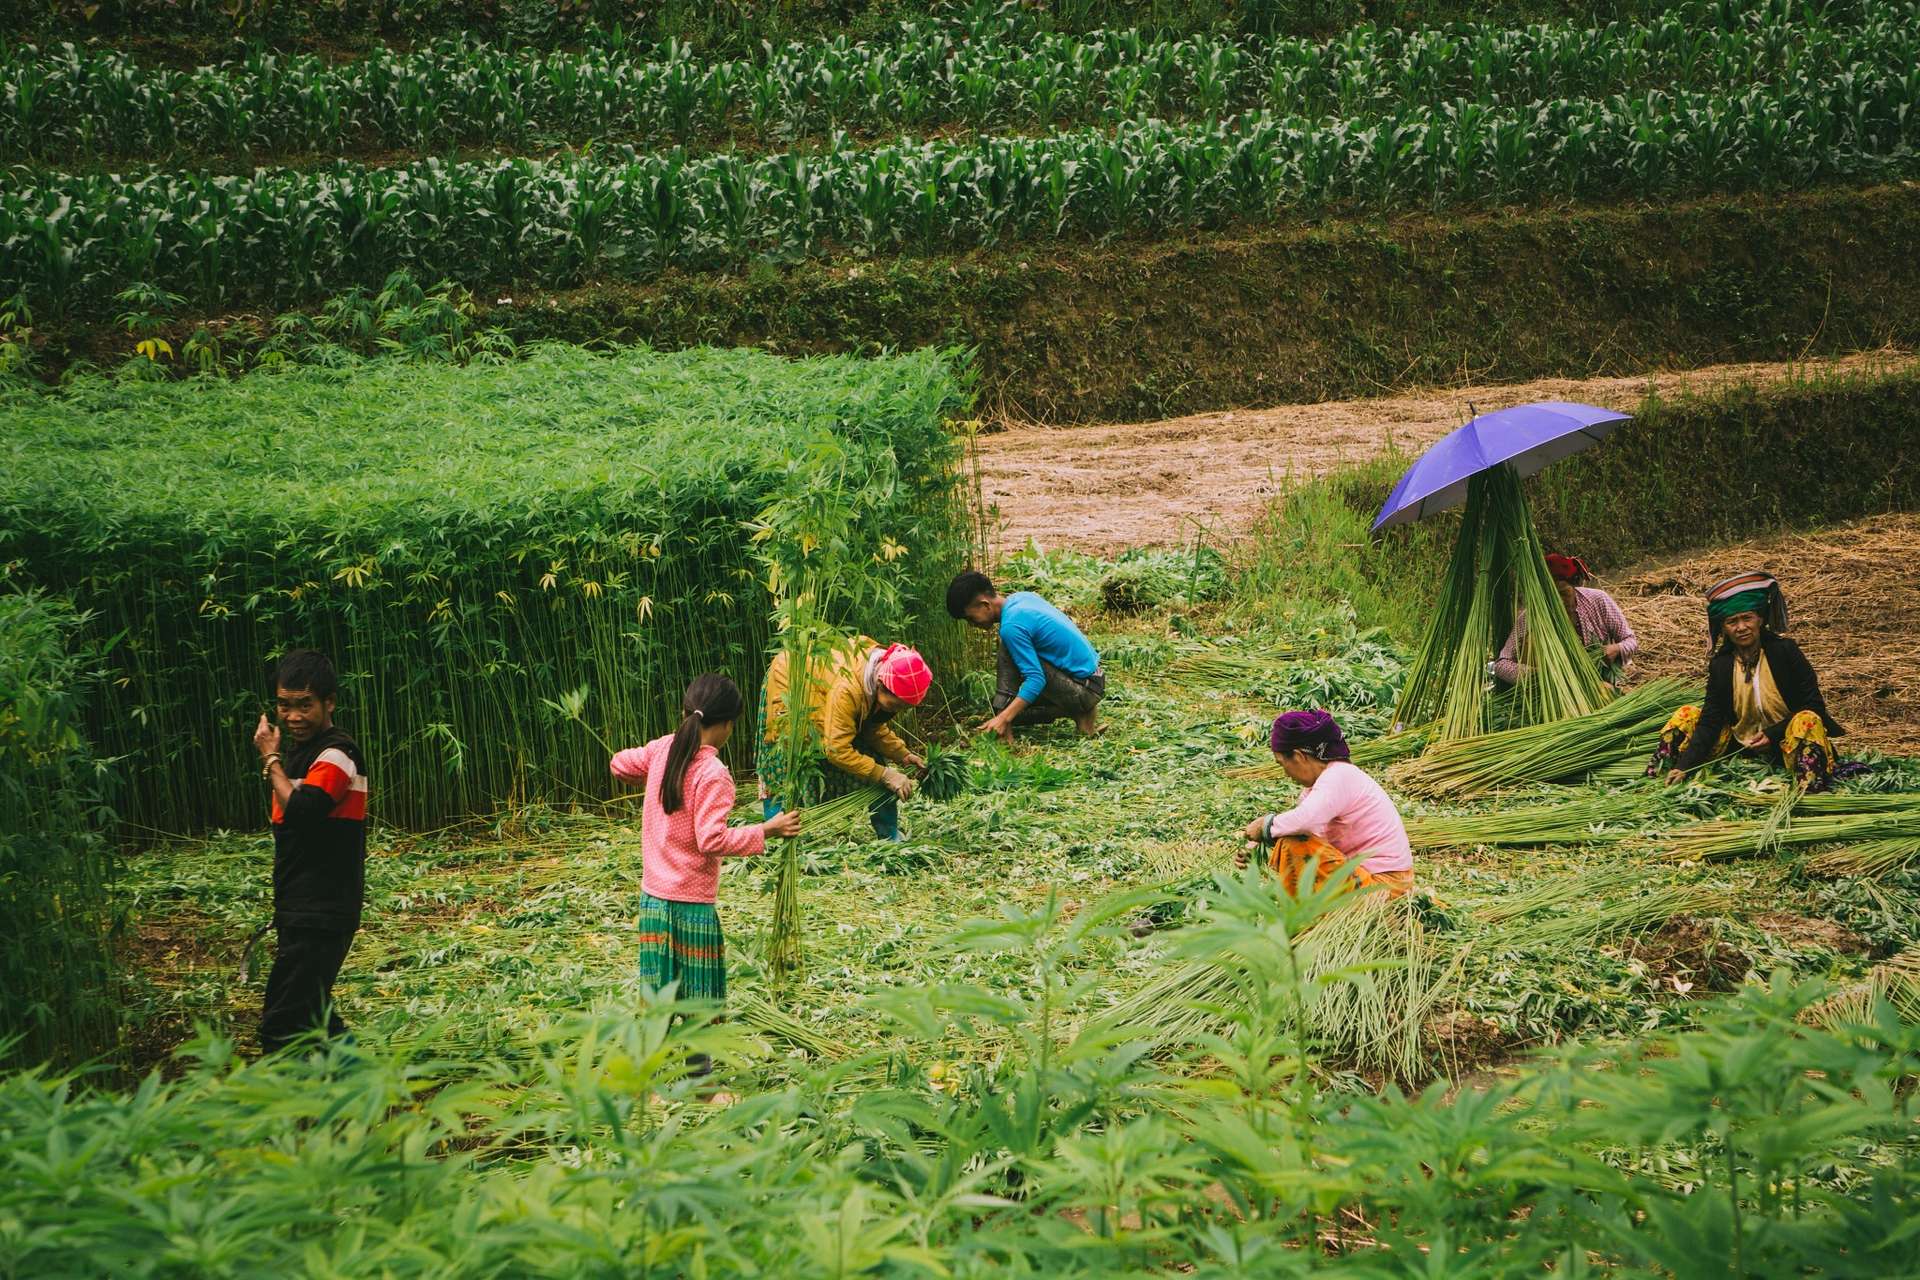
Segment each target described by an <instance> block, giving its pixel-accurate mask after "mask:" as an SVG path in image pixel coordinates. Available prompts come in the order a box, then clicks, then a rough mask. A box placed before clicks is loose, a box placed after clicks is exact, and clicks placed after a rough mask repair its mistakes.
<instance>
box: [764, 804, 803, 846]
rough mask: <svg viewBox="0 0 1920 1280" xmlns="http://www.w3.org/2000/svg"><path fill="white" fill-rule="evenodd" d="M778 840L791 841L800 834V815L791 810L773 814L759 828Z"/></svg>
mask: <svg viewBox="0 0 1920 1280" xmlns="http://www.w3.org/2000/svg"><path fill="white" fill-rule="evenodd" d="M760 829H761V830H762V831H765V832H766V833H767V834H768V835H770V836H773V837H774V838H776V839H779V840H791V839H793V838H794V837H795V836H797V835H799V834H800V814H799V813H798V812H797V811H795V810H792V809H788V810H785V811H783V812H781V813H776V814H774V815H773V816H772V817H771V818H768V819H767V820H766V822H765V823H763V824H762V825H761V828H760Z"/></svg>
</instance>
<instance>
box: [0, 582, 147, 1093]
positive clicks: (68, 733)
mask: <svg viewBox="0 0 1920 1280" xmlns="http://www.w3.org/2000/svg"><path fill="white" fill-rule="evenodd" d="M86 621H87V619H86V618H85V617H84V616H82V615H80V614H78V613H75V612H74V610H73V608H72V607H71V606H70V605H69V604H67V603H66V602H65V601H63V600H60V599H57V598H54V597H48V596H42V595H37V594H32V593H10V592H9V593H0V1028H4V1029H5V1030H4V1032H0V1062H6V1061H10V1060H14V1059H18V1060H19V1061H21V1062H41V1061H44V1060H46V1059H48V1058H53V1059H55V1060H58V1061H62V1062H69V1063H77V1062H80V1061H82V1060H85V1059H89V1058H94V1057H97V1056H100V1055H101V1054H104V1053H105V1052H107V1051H108V1050H110V1049H112V1048H113V1047H114V1042H115V1037H116V1028H117V1027H118V1023H119V1001H118V1000H117V999H116V996H117V994H118V992H117V990H116V985H115V982H114V977H113V974H114V969H113V965H112V962H111V955H110V950H109V948H110V935H111V931H112V903H111V902H110V900H109V889H110V886H111V881H112V878H113V867H114V854H113V849H112V846H111V845H110V843H109V841H108V839H107V834H108V832H109V831H110V830H111V825H112V818H113V814H112V812H111V810H109V809H108V808H107V804H106V795H105V790H106V789H105V785H104V784H105V770H106V764H105V762H104V761H103V760H101V758H100V757H99V756H98V755H97V754H95V752H94V750H93V747H92V745H91V744H90V743H89V742H88V740H87V736H86V732H85V728H84V719H85V700H86V698H87V696H88V694H89V693H90V692H91V691H92V687H93V686H94V685H95V683H96V682H97V679H98V671H97V663H98V660H99V659H98V655H97V654H96V653H94V652H92V651H90V650H89V649H88V647H87V645H86V642H85V640H84V638H83V635H82V632H83V628H84V625H85V623H86ZM8 1036H19V1037H20V1039H19V1040H18V1041H15V1042H12V1043H9V1042H8V1040H7V1039H5V1038H4V1037H8Z"/></svg>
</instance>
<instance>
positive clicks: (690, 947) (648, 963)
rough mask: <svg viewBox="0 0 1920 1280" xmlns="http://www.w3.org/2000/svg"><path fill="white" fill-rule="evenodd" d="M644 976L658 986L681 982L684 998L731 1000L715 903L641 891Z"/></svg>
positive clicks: (653, 986) (651, 984)
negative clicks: (688, 900) (728, 993)
mask: <svg viewBox="0 0 1920 1280" xmlns="http://www.w3.org/2000/svg"><path fill="white" fill-rule="evenodd" d="M640 981H641V982H643V983H645V984H646V985H648V986H650V987H652V988H654V989H655V990H660V989H662V988H664V987H665V986H666V985H667V984H668V983H670V982H676V981H677V982H678V983H679V984H680V996H681V997H682V998H683V999H688V1000H711V1001H714V1002H715V1003H724V1002H725V1001H726V998H727V941H726V937H725V935H723V934H722V933H721V932H720V916H719V914H718V913H717V912H715V911H714V909H713V904H712V903H711V902H669V901H667V900H666V899H665V898H656V897H654V896H653V895H652V894H650V893H643V894H641V895H640Z"/></svg>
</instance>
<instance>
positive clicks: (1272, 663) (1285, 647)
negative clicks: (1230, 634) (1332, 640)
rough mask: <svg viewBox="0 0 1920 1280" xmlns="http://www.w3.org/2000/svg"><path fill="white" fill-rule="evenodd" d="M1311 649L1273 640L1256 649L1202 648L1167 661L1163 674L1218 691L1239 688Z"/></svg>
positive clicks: (1311, 651)
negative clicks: (1205, 685) (1199, 682)
mask: <svg viewBox="0 0 1920 1280" xmlns="http://www.w3.org/2000/svg"><path fill="white" fill-rule="evenodd" d="M1313 652H1314V651H1313V648H1312V647H1311V646H1308V645H1298V644H1294V643H1292V642H1291V641H1286V640H1276V641H1271V642H1268V643H1266V644H1262V645H1261V646H1259V647H1258V648H1226V647H1224V646H1219V645H1205V646H1200V647H1196V648H1193V649H1190V650H1188V651H1187V652H1185V653H1183V654H1181V655H1180V656H1179V657H1177V658H1175V659H1174V660H1173V661H1172V662H1169V663H1168V664H1167V666H1166V672H1167V674H1168V675H1169V676H1172V677H1173V678H1174V679H1176V680H1183V681H1202V682H1205V683H1207V684H1210V685H1216V686H1218V687H1220V688H1227V689H1234V688H1242V687H1245V686H1247V685H1250V684H1257V683H1258V682H1260V681H1261V680H1264V679H1266V678H1267V677H1268V676H1270V675H1272V674H1273V669H1274V668H1275V667H1277V666H1279V665H1280V664H1281V663H1283V662H1291V661H1294V660H1295V659H1298V658H1302V657H1310V656H1312V654H1313Z"/></svg>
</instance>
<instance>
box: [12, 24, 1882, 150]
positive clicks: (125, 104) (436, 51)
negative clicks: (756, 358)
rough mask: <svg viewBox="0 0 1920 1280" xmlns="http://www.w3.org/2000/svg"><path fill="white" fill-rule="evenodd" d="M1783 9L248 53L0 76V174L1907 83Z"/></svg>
mask: <svg viewBox="0 0 1920 1280" xmlns="http://www.w3.org/2000/svg"><path fill="white" fill-rule="evenodd" d="M1804 9H1805V6H1803V5H1800V4H1798V3H1796V2H1795V0H1777V2H1775V3H1770V4H1764V5H1760V6H1755V7H1743V6H1734V5H1724V6H1704V5H1696V6H1689V7H1688V8H1687V9H1686V10H1683V11H1677V12H1674V13H1669V14H1665V15H1662V16H1661V17H1659V18H1658V19H1656V20H1653V21H1651V22H1648V23H1645V24H1633V25H1628V24H1620V23H1615V24H1610V25H1608V26H1606V27H1602V28H1586V29H1583V28H1577V27H1572V26H1545V25H1540V26H1531V27H1526V28H1520V29H1506V28H1499V27H1493V26H1486V25H1473V26H1461V27H1457V28H1453V29H1448V30H1444V31H1442V30H1419V31H1410V32H1408V31H1400V30H1395V29H1386V30H1381V29H1377V28H1373V27H1360V28H1356V29H1354V30H1352V31H1349V32H1347V33H1345V34H1344V35H1342V36H1341V37H1339V38H1338V39H1334V40H1330V41H1325V42H1316V41H1310V40H1301V39H1288V40H1278V41H1273V42H1258V41H1252V42H1250V41H1240V40H1234V39H1225V38H1208V37H1191V38H1186V39H1178V40H1168V39H1154V38H1151V37H1149V36H1147V35H1143V34H1142V33H1141V32H1139V31H1103V32H1094V33H1091V34H1090V35H1087V36H1081V37H1075V36H1063V35H1053V34H1044V33H1038V32H1035V31H1033V30H1031V29H1030V27H1031V23H1030V21H1028V20H1023V19H1021V18H1019V17H1008V16H1000V15H996V16H992V17H976V18H973V19H971V20H957V21H924V22H915V23H907V24H903V26H902V28H901V29H900V31H899V33H898V35H897V38H896V39H894V40H892V41H888V42H879V43H866V42H852V41H849V40H847V39H846V38H845V37H841V38H839V39H836V40H833V41H828V42H820V43H815V44H807V45H802V44H793V45H788V46H786V47H784V48H780V49H775V50H768V51H767V53H766V55H765V56H764V57H759V58H752V59H721V60H715V61H703V60H699V59H696V58H695V57H693V56H692V53H691V51H690V50H689V49H688V48H686V47H685V46H679V45H674V46H669V47H668V48H667V49H666V50H664V51H663V52H661V54H660V55H659V56H657V57H651V58H649V57H642V56H637V55H635V54H631V53H629V52H627V51H625V50H594V49H589V50H586V51H582V52H558V53H551V54H546V55H529V54H526V53H523V52H519V51H516V50H512V49H506V48H497V47H489V46H484V45H477V44H472V43H463V42H442V43H439V44H435V45H432V46H430V47H427V48H424V49H420V50H417V51H413V52H401V51H397V50H393V49H381V50H379V51H376V52H375V53H373V54H372V55H370V56H368V57H365V58H362V59H357V60H354V61H351V62H345V63H329V62H326V61H323V60H321V59H319V58H314V57H284V56H280V55H277V54H273V53H270V52H266V51H264V50H256V51H254V52H251V53H249V54H248V55H247V56H246V57H244V58H240V59H236V60H232V61H229V62H226V63H222V64H220V65H217V66H209V67H203V68H200V69H198V70H192V71H176V70H169V69H163V68H155V67H151V66H145V65H142V64H141V63H140V62H138V61H137V60H136V59H134V58H132V57H130V56H128V55H126V54H124V53H121V52H117V51H114V50H112V49H107V48H91V47H90V48H86V49H81V48H76V47H75V46H73V45H63V46H59V47H57V48H52V49H37V48H34V47H32V46H16V47H14V48H11V49H8V50H5V51H4V52H3V53H0V105H3V107H4V109H3V110H0V157H11V158H15V159H24V160H31V161H38V162H57V161H63V160H71V159H75V158H82V157H85V158H93V157H97V156H100V155H103V154H104V155H110V156H114V157H123V158H141V157H146V158H161V157H168V156H181V155H204V154H210V153H211V154H238V153H247V152H254V153H274V152H332V153H338V152H340V151H343V150H348V149H353V148H362V149H365V148H391V147H414V148H422V147H430V146H444V145H455V144H493V145H515V146H524V145H529V144H534V143H538V142H540V141H543V140H548V139H554V138H562V139H567V140H574V141H578V140H580V139H581V138H584V137H591V136H609V135H611V136H619V137H626V138H646V139H673V140H676V141H679V142H681V143H692V142H694V141H696V140H699V139H711V140H729V139H734V140H746V139H752V140H755V141H757V142H759V143H760V144H761V145H771V144H773V143H775V142H776V141H778V140H782V139H791V138H793V137H796V136H800V135H803V134H808V133H821V132H826V131H830V130H833V129H836V128H850V129H869V130H884V131H898V130H923V129H930V128H935V127H941V126H952V125H962V126H966V127H970V128H975V129H984V128H1007V127H1035V128H1050V127H1053V126H1055V125H1058V124H1062V123H1075V122H1079V123H1088V122H1093V121H1108V122H1117V121H1122V120H1137V119H1143V118H1146V117H1149V116H1157V117H1168V118H1171V117H1180V116H1196V117H1201V118H1207V119H1214V118H1218V117H1220V116H1222V115H1225V114H1229V113H1236V112H1241V111H1248V110H1257V109H1268V110H1272V111H1275V112H1278V113H1281V114H1285V115H1298V116H1305V117H1308V118H1320V117H1327V116H1352V115H1356V114H1362V113H1371V112H1388V111H1393V110H1398V109H1405V108H1408V107H1414V106H1430V107H1431V106H1438V105H1440V104H1443V103H1449V102H1474V103H1479V104H1482V105H1499V104H1508V105H1511V104H1519V103H1528V102H1533V101H1543V100H1552V99H1559V98H1576V97H1604V96H1607V95H1611V94H1619V93H1630V92H1636V91H1640V92H1644V91H1646V90H1649V89H1655V88H1661V89H1669V90H1675V91H1681V90H1692V91H1702V92H1713V91H1718V92H1731V91H1736V90H1740V89H1744V88H1747V87H1749V86H1752V85H1756V84H1766V83H1774V82H1780V81H1793V80H1796V79H1798V80H1812V79H1816V78H1819V77H1823V76H1829V75H1835V74H1842V73H1847V72H1850V71H1851V72H1852V73H1854V74H1881V73H1889V72H1891V73H1895V74H1897V73H1898V72H1900V71H1903V70H1905V69H1908V68H1911V67H1912V66H1913V65H1915V63H1916V62H1920V36H1916V31H1920V21H1917V19H1920V3H1916V2H1915V0H1871V2H1870V3H1866V4H1864V5H1862V6H1860V7H1859V9H1857V10H1855V11H1850V12H1848V13H1847V14H1846V15H1845V20H1844V22H1838V23H1833V24H1829V23H1828V22H1826V21H1823V20H1820V19H1818V18H1815V19H1811V20H1810V19H1809V18H1808V17H1807V16H1806V14H1805V12H1804Z"/></svg>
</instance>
